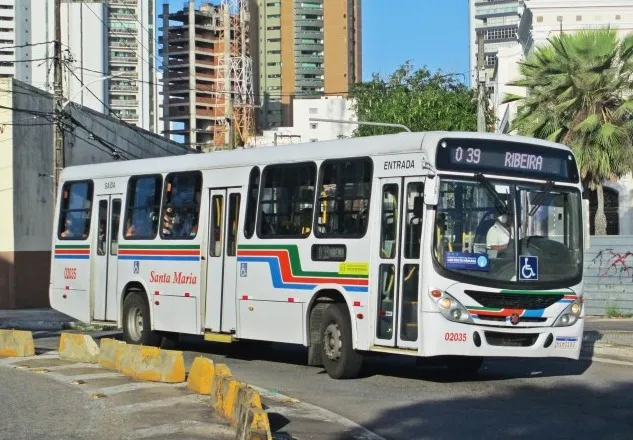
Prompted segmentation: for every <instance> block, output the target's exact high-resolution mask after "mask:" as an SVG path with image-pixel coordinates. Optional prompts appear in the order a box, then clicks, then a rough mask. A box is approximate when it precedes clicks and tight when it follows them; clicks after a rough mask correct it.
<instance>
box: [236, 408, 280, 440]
mask: <svg viewBox="0 0 633 440" xmlns="http://www.w3.org/2000/svg"><path fill="white" fill-rule="evenodd" d="M235 438H236V440H272V434H271V432H270V422H269V420H268V414H266V413H265V412H264V410H262V409H259V408H248V409H246V410H245V411H244V412H243V413H242V415H241V417H240V420H239V423H238V425H237V432H236V435H235Z"/></svg>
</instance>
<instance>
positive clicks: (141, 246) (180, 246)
mask: <svg viewBox="0 0 633 440" xmlns="http://www.w3.org/2000/svg"><path fill="white" fill-rule="evenodd" d="M119 249H139V250H140V249H156V250H158V249H200V245H198V244H175V245H164V244H160V245H154V244H120V245H119Z"/></svg>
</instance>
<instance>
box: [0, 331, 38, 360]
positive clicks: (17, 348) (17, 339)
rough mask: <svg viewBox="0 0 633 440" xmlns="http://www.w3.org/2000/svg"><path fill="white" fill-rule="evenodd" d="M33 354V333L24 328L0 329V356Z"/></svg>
mask: <svg viewBox="0 0 633 440" xmlns="http://www.w3.org/2000/svg"><path fill="white" fill-rule="evenodd" d="M14 356H16V357H27V356H35V344H34V343H33V333H31V332H30V331H24V330H0V357H14Z"/></svg>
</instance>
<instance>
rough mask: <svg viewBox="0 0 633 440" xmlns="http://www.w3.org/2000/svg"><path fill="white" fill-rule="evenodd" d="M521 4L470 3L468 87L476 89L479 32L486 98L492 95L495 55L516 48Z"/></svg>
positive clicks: (501, 0)
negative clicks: (482, 44) (482, 49)
mask: <svg viewBox="0 0 633 440" xmlns="http://www.w3.org/2000/svg"><path fill="white" fill-rule="evenodd" d="M521 3H523V1H522V0H469V16H470V20H469V24H470V33H469V46H470V52H469V54H470V82H471V86H473V87H475V86H477V60H478V53H479V49H478V42H477V38H478V35H479V34H480V33H482V34H483V35H484V66H485V70H486V87H487V96H488V98H491V97H492V96H493V95H494V94H495V84H494V80H493V74H494V69H495V63H496V57H497V53H498V52H499V50H501V49H506V48H513V47H517V46H518V45H519V42H518V36H517V35H518V29H519V21H520V16H519V12H520V4H521Z"/></svg>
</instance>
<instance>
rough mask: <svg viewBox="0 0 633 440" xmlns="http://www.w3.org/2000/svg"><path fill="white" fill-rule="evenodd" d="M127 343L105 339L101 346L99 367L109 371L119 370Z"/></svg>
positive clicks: (102, 340)
mask: <svg viewBox="0 0 633 440" xmlns="http://www.w3.org/2000/svg"><path fill="white" fill-rule="evenodd" d="M125 345H126V344H125V342H123V341H117V340H116V339H111V338H103V339H101V341H100V344H99V365H101V366H102V367H103V368H107V369H108V370H117V371H118V370H119V369H120V367H119V363H120V362H121V356H122V355H123V349H124V348H125Z"/></svg>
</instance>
